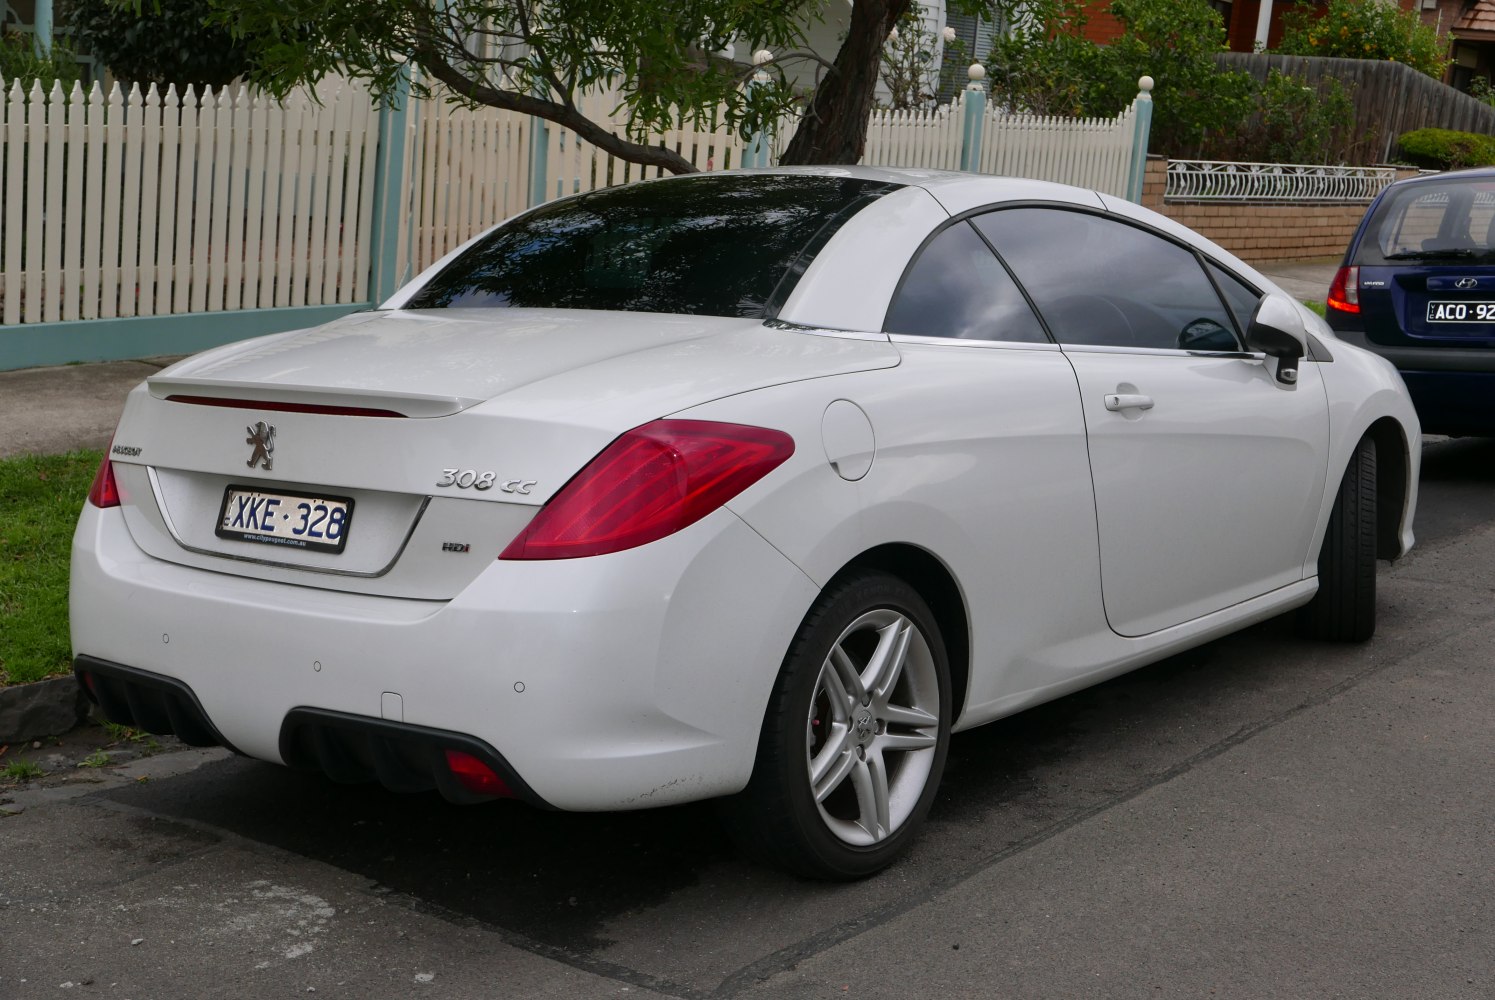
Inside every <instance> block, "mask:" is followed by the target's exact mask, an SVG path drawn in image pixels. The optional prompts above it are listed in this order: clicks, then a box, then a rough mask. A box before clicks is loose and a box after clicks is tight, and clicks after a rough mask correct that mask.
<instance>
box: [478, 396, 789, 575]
mask: <svg viewBox="0 0 1495 1000" xmlns="http://www.w3.org/2000/svg"><path fill="white" fill-rule="evenodd" d="M793 454H794V439H793V438H791V437H790V436H789V435H788V434H785V433H784V432H783V431H776V430H770V429H768V428H766V427H746V426H743V425H741V424H721V423H715V422H712V421H706V420H656V421H654V422H653V423H651V424H645V425H644V426H642V427H636V428H634V429H633V430H631V431H629V432H628V433H627V434H624V435H623V436H622V437H620V438H618V439H617V440H616V441H614V442H613V443H612V444H610V445H608V446H607V448H605V449H603V451H602V454H600V455H598V456H597V457H596V458H594V459H592V461H591V462H589V463H588V464H587V467H586V468H584V469H582V470H581V472H579V473H577V475H576V477H575V478H574V479H572V480H571V482H569V483H567V484H566V485H565V487H563V488H562V489H561V491H560V492H559V493H558V494H556V495H555V497H553V498H552V499H551V501H550V502H549V503H548V504H546V505H545V507H544V509H543V510H541V511H540V513H539V514H537V515H535V519H534V520H533V521H531V522H530V523H529V526H528V527H527V528H525V529H524V530H523V531H521V532H520V533H519V536H518V537H517V538H515V539H514V540H513V541H512V542H510V543H509V547H508V548H506V549H504V550H503V553H502V554H501V555H500V556H499V558H500V559H574V558H576V557H578V556H595V555H602V554H603V553H607V552H618V551H621V550H623V549H631V548H633V547H634V546H637V545H643V544H644V543H645V542H652V541H654V540H655V539H658V538H663V537H665V536H666V535H670V534H673V533H675V532H677V531H679V530H680V529H682V528H684V527H687V526H688V525H691V524H694V523H695V522H697V521H699V520H700V519H701V518H703V517H705V516H706V515H707V514H710V513H711V512H712V511H714V510H716V509H717V508H718V507H720V506H721V505H722V504H724V503H726V502H727V501H728V500H730V499H732V498H733V497H735V496H736V495H737V494H739V493H741V492H742V491H743V490H745V489H747V488H748V487H749V486H751V485H753V484H754V483H756V482H757V481H758V480H760V479H762V478H763V477H764V476H766V475H768V473H769V472H771V471H773V469H775V468H777V467H778V465H779V464H780V463H782V462H783V461H784V460H785V459H787V458H788V457H789V456H790V455H793Z"/></svg>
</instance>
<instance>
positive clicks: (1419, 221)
mask: <svg viewBox="0 0 1495 1000" xmlns="http://www.w3.org/2000/svg"><path fill="white" fill-rule="evenodd" d="M1492 251H1495V178H1489V177H1486V178H1483V179H1464V180H1454V181H1448V182H1440V183H1423V184H1408V185H1407V186H1406V187H1401V188H1392V189H1391V191H1390V193H1389V194H1387V196H1386V197H1385V198H1383V199H1382V200H1381V203H1380V204H1379V205H1377V206H1376V214H1375V215H1374V217H1372V219H1371V221H1370V225H1369V226H1368V227H1367V228H1366V232H1365V237H1364V238H1363V240H1362V241H1361V244H1360V248H1359V251H1358V253H1357V254H1356V259H1355V263H1357V264H1383V263H1385V262H1386V261H1388V260H1408V259H1416V258H1419V257H1424V258H1436V257H1438V256H1445V257H1454V258H1466V257H1471V256H1473V257H1486V256H1492V255H1495V254H1492Z"/></svg>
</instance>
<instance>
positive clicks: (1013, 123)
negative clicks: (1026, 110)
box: [978, 102, 1137, 197]
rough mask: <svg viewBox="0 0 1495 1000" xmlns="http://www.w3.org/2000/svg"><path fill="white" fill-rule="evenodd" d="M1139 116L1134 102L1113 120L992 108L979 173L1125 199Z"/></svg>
mask: <svg viewBox="0 0 1495 1000" xmlns="http://www.w3.org/2000/svg"><path fill="white" fill-rule="evenodd" d="M1136 118H1137V105H1136V103H1135V102H1134V103H1133V104H1131V105H1130V106H1129V107H1128V108H1127V109H1126V110H1124V111H1122V112H1121V113H1120V114H1118V115H1116V116H1115V117H1114V118H1060V117H1058V116H1055V115H1028V114H1017V113H1013V112H1008V111H1003V110H1001V109H999V108H988V109H987V111H986V116H985V119H986V120H985V122H984V124H983V135H982V139H981V157H980V159H979V161H978V163H979V166H978V169H979V170H980V172H981V173H983V174H1000V175H1003V176H1007V177H1032V178H1036V179H1038V180H1045V181H1058V182H1059V183H1060V184H1073V185H1075V186H1076V187H1084V188H1094V189H1095V190H1097V191H1103V192H1105V193H1106V194H1114V195H1116V196H1118V197H1126V189H1127V178H1128V175H1129V171H1130V169H1131V163H1132V143H1133V141H1134V135H1135V133H1136Z"/></svg>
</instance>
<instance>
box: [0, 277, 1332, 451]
mask: <svg viewBox="0 0 1495 1000" xmlns="http://www.w3.org/2000/svg"><path fill="white" fill-rule="evenodd" d="M1337 265H1338V261H1337V260H1335V261H1307V262H1283V263H1276V264H1263V265H1261V266H1260V267H1259V268H1258V270H1260V271H1261V272H1262V273H1263V274H1265V275H1266V276H1267V277H1268V278H1271V279H1272V280H1273V281H1275V282H1276V283H1277V284H1278V285H1280V286H1281V287H1282V290H1283V291H1285V292H1287V293H1288V294H1290V295H1292V296H1293V297H1294V298H1297V299H1301V300H1307V301H1316V302H1322V301H1323V300H1324V296H1325V295H1326V294H1327V293H1328V290H1329V282H1330V281H1331V280H1332V279H1333V277H1334V269H1335V267H1336V266H1337ZM4 335H5V334H4V331H3V330H0V336H4ZM174 360H176V359H174V358H146V359H143V360H140V361H106V362H100V363H96V364H84V365H61V366H58V367H55V368H26V369H22V370H20V371H11V372H0V458H9V457H11V456H13V455H25V454H36V455H47V454H58V453H61V452H65V451H72V450H74V449H77V448H103V447H104V446H105V445H107V444H108V443H109V436H110V435H111V434H112V433H113V432H114V425H115V423H116V422H117V421H118V419H119V411H120V407H121V406H123V405H124V398H125V395H126V394H127V393H129V391H130V390H131V389H133V388H134V387H135V386H136V385H138V384H139V383H140V382H141V380H143V379H144V378H145V377H146V376H148V375H150V374H151V373H152V372H156V371H159V370H160V369H161V368H163V367H165V366H166V365H167V364H169V363H171V362H172V361H174Z"/></svg>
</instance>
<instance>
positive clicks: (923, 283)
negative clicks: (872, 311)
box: [883, 222, 1049, 343]
mask: <svg viewBox="0 0 1495 1000" xmlns="http://www.w3.org/2000/svg"><path fill="white" fill-rule="evenodd" d="M883 329H884V330H885V331H886V332H888V333H907V334H915V335H918V336H922V337H952V338H958V339H962V340H1010V341H1019V342H1025V343H1048V339H1049V338H1048V337H1047V336H1046V335H1045V334H1044V332H1043V327H1042V326H1041V325H1040V324H1039V322H1038V317H1036V316H1034V315H1033V310H1032V309H1031V308H1030V307H1029V306H1028V303H1027V300H1025V299H1024V298H1023V294H1022V292H1020V291H1018V287H1017V284H1016V283H1015V282H1014V281H1013V280H1012V276H1011V275H1010V274H1008V273H1007V269H1006V268H1005V267H1003V266H1002V262H1001V261H999V260H997V257H996V255H995V254H993V253H992V252H991V248H990V247H988V246H987V245H986V241H985V240H983V239H982V238H981V237H980V236H977V235H976V231H975V230H973V229H972V228H971V227H970V225H969V224H968V223H964V222H957V223H956V224H955V225H953V226H951V227H950V228H948V229H946V230H945V231H944V232H942V233H940V234H939V235H938V236H936V237H935V238H934V239H933V240H931V241H930V242H929V245H928V246H926V247H925V248H924V249H923V250H922V251H920V253H919V259H918V260H916V261H914V265H913V267H911V268H909V270H908V273H907V274H906V275H904V278H903V283H902V284H900V285H899V286H898V292H897V294H896V295H895V296H894V297H893V304H892V306H891V307H890V308H889V309H888V319H887V322H886V323H885V324H884V325H883Z"/></svg>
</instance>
